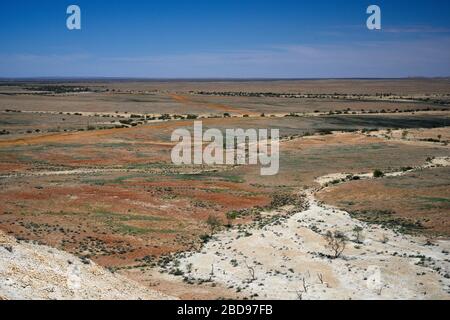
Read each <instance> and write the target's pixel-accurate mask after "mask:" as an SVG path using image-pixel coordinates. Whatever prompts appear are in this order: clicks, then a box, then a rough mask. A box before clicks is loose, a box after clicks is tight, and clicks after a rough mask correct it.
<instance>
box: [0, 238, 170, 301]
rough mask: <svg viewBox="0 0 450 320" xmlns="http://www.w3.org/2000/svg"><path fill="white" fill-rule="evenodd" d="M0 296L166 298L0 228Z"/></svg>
mask: <svg viewBox="0 0 450 320" xmlns="http://www.w3.org/2000/svg"><path fill="white" fill-rule="evenodd" d="M0 298H3V299H20V300H22V299H33V300H38V299H39V300H40V299H58V300H59V299H64V300H71V299H108V300H109V299H125V300H128V299H132V300H137V299H146V300H147V299H168V298H169V297H167V296H165V295H163V294H160V293H158V292H156V291H153V290H149V289H147V288H144V287H142V286H141V285H139V284H137V283H135V282H132V281H130V280H128V279H126V278H124V277H122V276H119V275H115V274H112V273H111V272H109V271H107V270H105V269H104V268H102V267H100V266H98V265H96V264H94V263H92V262H91V263H89V264H84V263H82V262H81V261H80V259H78V258H77V257H75V256H73V255H71V254H69V253H65V252H62V251H59V250H57V249H53V248H50V247H47V246H40V245H35V244H30V243H23V242H17V241H16V240H15V239H13V238H12V237H9V236H6V235H5V234H4V233H2V232H0Z"/></svg>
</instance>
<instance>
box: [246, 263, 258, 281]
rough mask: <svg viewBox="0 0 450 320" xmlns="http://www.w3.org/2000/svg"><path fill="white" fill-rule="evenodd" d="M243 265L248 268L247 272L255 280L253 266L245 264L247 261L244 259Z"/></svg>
mask: <svg viewBox="0 0 450 320" xmlns="http://www.w3.org/2000/svg"><path fill="white" fill-rule="evenodd" d="M245 266H246V267H247V269H248V273H249V274H250V276H251V277H252V281H255V280H256V277H255V268H253V267H250V266H249V265H248V264H247V261H245Z"/></svg>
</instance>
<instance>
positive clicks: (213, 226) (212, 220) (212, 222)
mask: <svg viewBox="0 0 450 320" xmlns="http://www.w3.org/2000/svg"><path fill="white" fill-rule="evenodd" d="M206 224H207V225H208V226H209V229H210V230H211V235H212V234H214V232H215V231H216V230H217V229H218V228H220V226H221V225H222V222H221V221H220V219H219V218H217V217H216V216H213V215H210V216H209V217H208V219H207V220H206Z"/></svg>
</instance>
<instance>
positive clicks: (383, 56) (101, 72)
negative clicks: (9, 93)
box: [0, 0, 450, 78]
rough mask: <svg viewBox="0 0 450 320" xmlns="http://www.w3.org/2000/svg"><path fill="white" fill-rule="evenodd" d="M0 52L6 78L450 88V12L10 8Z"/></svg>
mask: <svg viewBox="0 0 450 320" xmlns="http://www.w3.org/2000/svg"><path fill="white" fill-rule="evenodd" d="M71 4H77V5H79V6H80V7H81V11H82V30H80V31H69V30H68V29H67V28H66V19H67V15H66V8H67V7H68V6H69V5H71ZM371 4H377V5H379V6H380V7H381V10H382V30H381V31H369V30H368V29H367V28H366V19H367V17H368V15H367V14H366V8H367V7H368V6H369V5H371ZM0 43H1V44H0V77H40V76H45V77H100V76H101V77H143V78H329V77H334V78H339V77H409V76H449V75H450V1H447V0H431V1H422V0H416V1H415V0H410V1H404V0H395V1H394V0H387V1H380V0H371V1H364V0H347V1H342V0H328V1H327V0H314V1H300V0H297V1H288V0H278V1H265V0H258V1H256V0H240V1H238V0H227V1H225V0H145V1H144V0H142V1H139V0H135V1H133V0H128V1H122V0H109V1H100V0H78V1H77V0H71V1H65V0H54V1H51V0H39V1H37V0H27V1H24V0H17V1H11V0H2V1H1V2H0Z"/></svg>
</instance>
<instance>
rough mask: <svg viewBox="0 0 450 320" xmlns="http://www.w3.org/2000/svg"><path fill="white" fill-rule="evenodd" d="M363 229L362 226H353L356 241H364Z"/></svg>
mask: <svg viewBox="0 0 450 320" xmlns="http://www.w3.org/2000/svg"><path fill="white" fill-rule="evenodd" d="M363 231H364V229H363V228H361V227H360V226H355V227H354V228H353V235H354V236H355V242H356V243H362V242H363V241H364V236H363V234H362V232H363Z"/></svg>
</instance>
